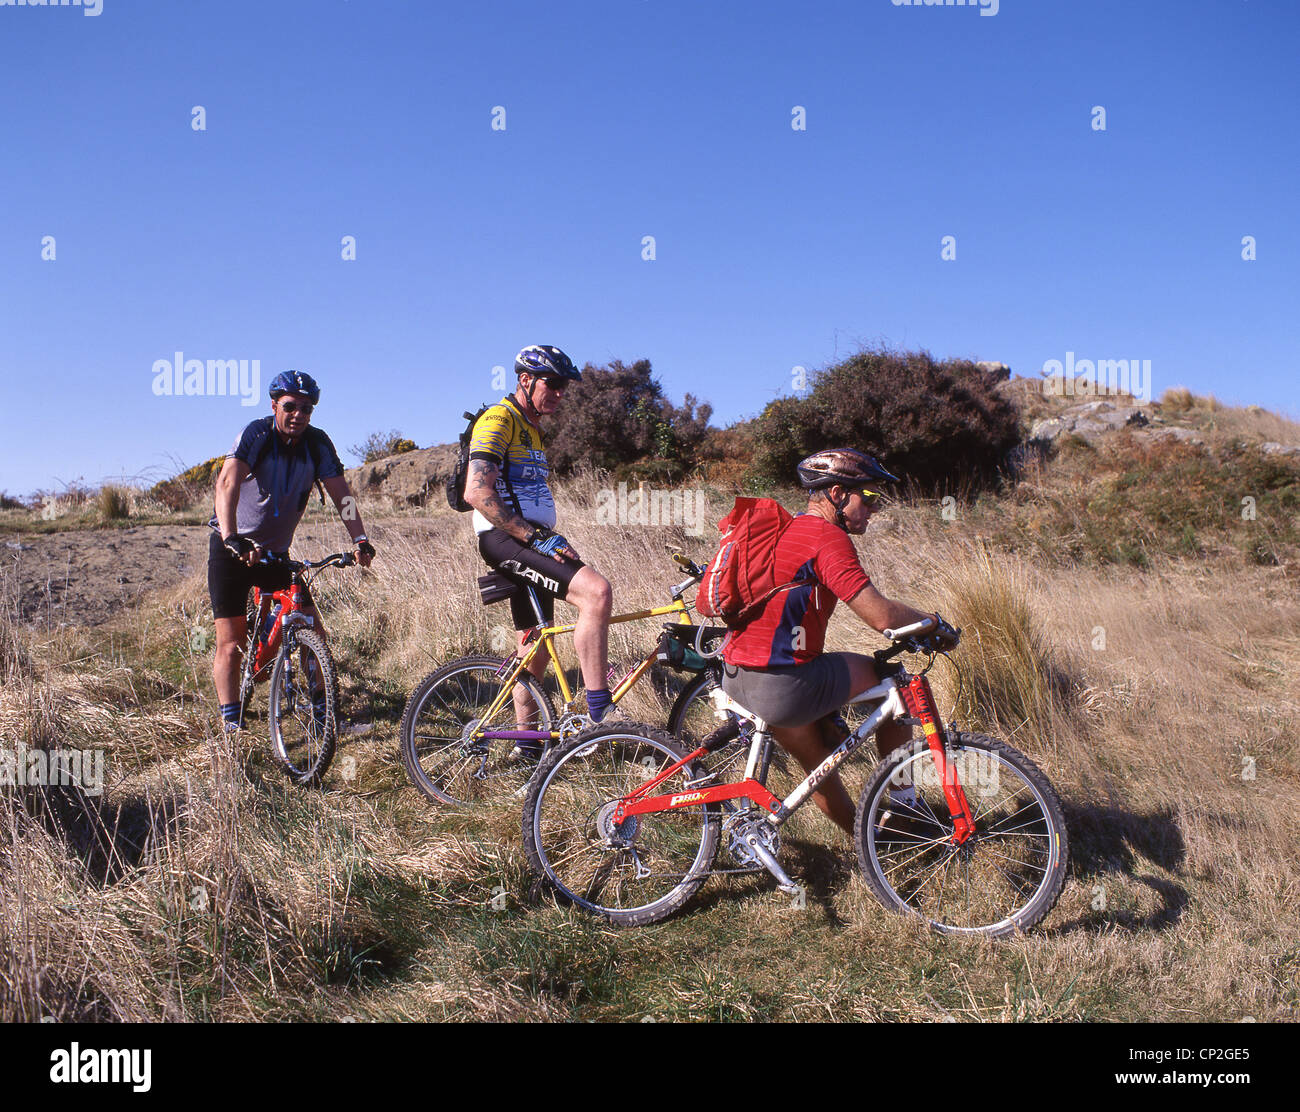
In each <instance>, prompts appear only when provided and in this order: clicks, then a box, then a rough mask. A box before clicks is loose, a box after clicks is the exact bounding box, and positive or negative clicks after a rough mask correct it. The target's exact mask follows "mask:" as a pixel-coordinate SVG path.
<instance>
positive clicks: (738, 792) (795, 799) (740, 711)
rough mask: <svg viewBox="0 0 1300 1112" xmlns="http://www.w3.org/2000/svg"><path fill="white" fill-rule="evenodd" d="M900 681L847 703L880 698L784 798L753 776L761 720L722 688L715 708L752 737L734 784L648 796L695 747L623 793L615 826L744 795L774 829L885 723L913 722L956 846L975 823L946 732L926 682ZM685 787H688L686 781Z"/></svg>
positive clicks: (766, 736) (764, 741)
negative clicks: (745, 723) (748, 727)
mask: <svg viewBox="0 0 1300 1112" xmlns="http://www.w3.org/2000/svg"><path fill="white" fill-rule="evenodd" d="M903 676H904V677H905V678H906V680H907V682H906V683H900V682H899V681H898V680H897V679H895V678H894V677H892V676H890V677H887V678H886V679H884V680H882V681H881V682H880V683H878V684H876V686H875V687H872V688H870V689H869V690H867V691H864V692H862V694H860V695H858V696H857V697H856V698H854V699H852V700H850V702H852V703H871V702H877V701H879V702H880V705H879V706H878V707H877V708H876V709H875V710H874V711H872V712H871V714H870V715H869V716H868V717H867V719H866V720H865V721H864V722H863V723H862V724H861V725H860V726H858V728H857V729H856V730H854V731H853V732H852V733H850V734H849V736H848V737H846V738H845V739H844V741H843V742H842V743H841V744H840V746H839V748H837V749H836V750H835V751H834V752H833V753H831V754H830V756H828V757H827V758H826V759H825V760H824V761H822V763H821V764H819V765H818V766H817V767H816V768H815V769H813V771H812V772H810V773H809V774H808V775H807V777H806V778H805V779H804V780H803V781H802V782H801V783H800V784H799V786H798V787H796V788H795V789H794V791H792V792H791V793H790V794H789V795H788V796H786V798H785V799H783V800H782V799H777V797H776V796H774V795H773V794H772V793H771V792H770V791H768V790H767V787H766V786H765V785H764V784H763V783H762V781H761V780H760V779H759V778H758V776H757V775H756V774H757V773H758V771H759V766H760V762H762V755H763V751H764V749H765V747H767V746H770V745H771V744H772V737H771V734H770V733H769V732H768V726H767V723H766V722H765V721H764V720H763V719H761V718H759V717H758V716H757V715H755V714H752V713H750V712H749V711H747V710H745V708H744V707H742V706H740V704H739V703H736V702H735V701H734V700H732V699H730V698H728V697H727V695H726V694H725V693H723V692H718V693H716V703H717V705H718V708H719V710H720V711H724V712H725V711H730V712H731V713H733V714H736V715H738V716H739V717H741V718H746V719H748V720H749V721H751V722H753V723H754V737H753V740H752V742H751V743H750V749H749V760H748V761H747V763H746V765H745V774H744V778H743V779H742V780H738V781H735V782H734V783H728V784H718V785H716V786H714V787H706V788H700V789H699V790H698V791H685V792H675V793H673V794H671V795H651V794H650V793H651V792H652V791H654V790H655V789H656V788H657V787H658V786H659V785H660V784H662V783H663V782H664V781H665V780H667V779H668V778H669V777H670V776H673V775H675V774H676V773H677V771H678V770H679V769H681V768H682V767H683V766H685V765H688V764H690V763H691V762H692V761H695V760H698V759H699V758H701V757H703V756H705V755H706V754H707V753H708V752H709V749H708V747H707V746H704V745H701V746H700V747H698V748H697V749H696V750H695V751H694V752H692V753H689V754H688V755H687V756H685V757H683V758H682V759H681V760H680V761H677V762H676V763H674V764H672V765H669V766H668V767H667V768H665V769H664V770H663V771H662V772H660V773H659V774H658V775H656V776H654V777H652V778H651V779H650V780H647V781H646V782H645V783H644V784H642V785H641V786H640V787H639V788H637V789H636V790H635V791H633V792H630V793H629V794H628V795H626V796H624V797H623V798H622V799H621V800H620V801H619V803H618V806H617V807H616V808H615V809H614V814H613V821H614V823H615V824H618V823H621V822H623V821H624V820H625V819H628V818H631V817H632V816H634V815H645V814H652V813H654V812H658V811H674V810H678V809H680V808H682V807H694V806H697V805H699V804H701V803H704V804H708V803H722V802H724V801H726V800H732V799H748V800H750V801H751V802H753V803H755V804H756V805H757V806H759V807H761V808H762V809H763V811H764V812H766V814H765V818H766V819H767V821H768V822H770V823H771V824H772V825H773V826H775V827H780V826H781V825H782V824H784V823H785V821H786V820H787V819H788V818H789V817H790V816H791V815H792V814H793V813H794V812H795V811H797V810H798V809H799V808H800V807H801V806H802V805H803V804H804V803H805V802H806V801H807V799H808V797H809V796H810V795H812V793H813V792H814V791H816V790H817V787H818V785H820V784H821V783H822V782H823V781H824V780H825V779H826V778H827V777H828V776H830V775H831V774H832V773H833V772H834V771H835V770H836V769H837V768H839V767H840V765H842V764H843V763H844V762H845V761H846V760H848V758H849V757H850V756H851V755H852V754H853V752H854V750H856V749H857V748H858V747H859V746H860V745H861V744H862V743H863V742H864V741H865V740H866V739H867V738H868V737H870V736H871V735H872V734H874V733H875V732H876V730H877V729H879V728H880V726H881V725H883V724H884V723H886V722H891V721H896V720H897V721H910V722H913V723H916V722H919V724H920V726H921V729H922V731H923V732H924V734H925V739H926V741H927V742H928V743H929V746H930V753H931V755H932V757H933V759H934V763H935V768H936V771H937V772H938V774H939V777H940V783H942V784H943V791H944V797H945V799H946V800H947V803H948V809H949V812H950V814H951V817H952V820H953V825H954V830H953V838H952V841H953V843H954V844H955V845H962V844H963V843H964V842H966V841H967V840H968V839H969V838H970V837H971V835H972V834H974V832H975V822H974V818H973V816H972V814H971V809H970V804H969V802H968V801H967V799H966V792H965V791H964V790H963V788H962V786H961V784H960V783H959V782H958V780H957V767H956V764H955V763H954V762H953V761H951V760H949V759H948V755H947V751H946V743H947V734H946V732H945V730H944V728H943V724H942V722H941V721H940V720H939V714H938V711H937V710H936V708H935V703H934V696H933V693H932V692H931V690H930V684H929V681H928V680H927V679H926V678H925V676H924V675H916V676H910V677H909V676H907V674H906V673H903ZM687 786H688V787H689V786H690V785H687Z"/></svg>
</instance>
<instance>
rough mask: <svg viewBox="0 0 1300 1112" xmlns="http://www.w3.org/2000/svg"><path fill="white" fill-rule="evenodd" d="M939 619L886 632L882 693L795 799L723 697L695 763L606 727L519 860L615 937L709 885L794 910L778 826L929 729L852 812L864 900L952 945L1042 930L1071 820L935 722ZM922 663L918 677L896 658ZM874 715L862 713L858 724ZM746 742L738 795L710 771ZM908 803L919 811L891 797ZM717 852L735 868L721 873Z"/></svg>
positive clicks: (547, 807) (539, 778)
mask: <svg viewBox="0 0 1300 1112" xmlns="http://www.w3.org/2000/svg"><path fill="white" fill-rule="evenodd" d="M933 629H934V624H933V619H930V620H928V621H926V622H918V623H916V624H915V625H912V626H907V627H905V628H903V629H899V630H886V631H885V636H886V637H887V638H889V639H890V640H891V641H893V642H894V644H893V646H892V647H891V648H888V649H882V650H880V651H878V652H876V653H875V654H874V659H875V662H876V668H877V675H878V676H880V677H881V678H880V682H879V683H877V684H876V685H875V686H874V687H872V688H871V689H869V690H867V691H864V692H862V694H860V695H858V696H857V697H856V698H855V699H853V700H851V703H854V704H859V703H860V704H866V705H867V706H871V707H872V709H871V713H870V714H868V715H867V717H866V718H865V719H864V720H863V721H862V723H861V724H860V725H859V726H858V727H857V728H856V729H854V730H851V731H849V733H848V736H847V737H845V739H844V741H843V742H842V743H841V744H840V745H839V747H838V748H836V749H835V750H834V752H832V753H831V754H830V755H829V756H828V757H827V758H826V760H825V761H823V762H822V763H821V764H820V765H819V766H818V767H817V768H816V769H815V770H814V771H813V772H811V773H810V774H809V775H808V776H807V777H806V778H805V779H804V780H803V782H802V783H800V784H799V785H798V787H796V788H795V789H794V790H793V791H792V792H791V793H790V794H789V795H788V796H787V797H786V798H785V799H778V798H776V797H775V796H774V795H772V794H771V793H770V792H769V791H768V790H767V787H766V779H767V772H768V768H769V763H770V761H771V757H772V752H773V739H772V736H771V734H770V733H769V731H768V727H767V724H766V723H765V722H764V721H763V720H762V719H761V718H759V717H758V716H757V715H754V714H752V713H751V712H749V711H748V710H746V709H745V708H744V707H742V706H740V705H739V704H738V703H736V701H735V700H733V699H731V698H730V697H729V696H727V695H726V694H725V692H721V691H719V692H716V693H715V694H714V696H713V699H714V701H715V703H717V704H718V705H719V707H720V709H722V710H724V711H726V712H727V713H728V714H729V715H731V716H732V720H731V721H729V722H727V723H726V724H724V725H722V726H720V727H719V728H718V729H717V730H715V731H714V733H713V734H711V735H710V736H709V737H707V738H705V739H703V740H702V741H701V742H700V743H699V744H698V745H695V746H694V748H690V749H689V751H688V747H687V746H683V745H682V744H681V743H680V742H679V741H678V740H677V739H675V738H672V737H669V736H668V735H666V734H664V733H663V732H661V731H659V730H656V729H653V728H650V727H645V726H641V725H637V724H631V725H628V724H621V725H614V724H611V725H609V726H604V725H602V726H597V727H596V728H594V729H591V730H587V731H584V732H583V733H581V734H580V735H578V736H577V737H575V738H571V739H567V740H565V741H564V742H562V743H561V744H560V745H558V746H557V747H556V748H555V749H554V750H553V751H552V752H551V753H549V754H548V755H547V756H546V757H545V758H544V759H543V760H542V763H541V766H540V767H539V768H538V770H537V775H536V777H535V778H534V779H533V781H532V783H531V784H530V785H529V788H528V792H527V795H526V798H525V801H524V814H523V833H524V848H525V851H526V853H527V855H528V860H529V863H530V865H531V866H532V868H533V870H534V872H535V873H536V874H537V875H538V876H540V877H542V878H543V880H544V881H545V882H547V883H548V884H549V885H550V886H552V887H553V888H554V889H555V890H556V891H558V893H559V894H560V896H561V897H562V898H563V899H565V900H566V901H568V902H569V903H572V904H574V905H576V906H578V907H580V908H582V909H583V910H585V911H588V912H591V913H593V914H596V915H599V916H602V917H604V918H605V919H607V920H609V921H610V922H611V923H615V924H619V925H624V926H642V925H644V924H647V923H654V922H658V921H659V920H661V919H664V918H666V917H667V916H669V915H672V914H673V913H674V912H676V911H677V910H678V909H680V908H681V907H682V906H683V905H684V904H685V903H686V902H687V901H688V900H689V899H690V898H691V896H692V895H693V894H694V893H695V892H696V891H697V890H698V889H699V887H700V886H701V885H702V884H703V883H704V881H705V880H706V879H707V878H708V877H709V876H710V875H714V874H726V873H752V872H761V871H763V870H766V871H767V872H769V873H771V874H772V875H773V876H774V877H775V878H776V881H777V886H778V888H779V889H780V890H781V891H783V892H786V893H791V894H793V893H797V892H799V891H800V889H799V886H798V885H796V884H795V883H794V881H792V880H791V879H790V877H789V876H787V875H786V873H785V871H784V870H783V868H782V867H781V864H780V862H779V860H778V856H779V853H780V832H781V827H782V826H783V824H784V823H785V822H786V820H787V819H788V818H789V817H790V816H791V815H792V814H793V813H794V812H795V811H796V810H797V809H798V808H799V807H800V806H802V805H803V804H804V803H805V802H806V801H807V799H808V797H809V796H810V795H811V794H812V792H813V791H814V790H815V789H816V788H817V786H818V785H819V784H821V783H822V781H824V780H825V779H826V778H827V777H828V776H830V775H831V774H832V773H833V772H834V771H835V770H836V769H837V768H838V767H839V766H840V765H841V764H843V762H844V761H845V760H847V759H848V758H849V757H850V756H851V755H852V754H853V753H854V752H855V751H856V750H857V749H858V748H859V746H861V745H862V743H863V741H865V740H866V739H867V738H868V737H869V736H871V735H872V734H873V733H874V732H875V731H876V730H877V729H878V728H879V727H880V726H881V725H882V724H884V723H886V722H890V721H893V720H899V721H902V722H904V723H906V724H910V725H919V726H920V727H921V730H922V732H923V735H924V736H923V737H922V738H921V739H918V740H915V741H912V742H910V743H908V744H906V745H903V746H901V747H899V748H898V749H895V750H893V751H892V752H890V753H889V754H888V755H886V756H885V757H884V758H882V759H881V761H880V763H879V765H878V766H877V767H876V769H875V772H874V774H873V775H872V776H871V777H870V778H869V779H868V781H867V783H866V786H865V787H864V788H863V790H862V794H861V797H860V799H859V801H858V806H857V813H856V821H855V824H854V838H853V840H854V845H855V848H856V851H857V858H858V864H859V867H860V869H861V871H862V874H863V876H864V877H865V879H866V882H867V885H868V887H869V888H870V889H871V891H872V893H873V894H874V895H875V897H876V898H877V899H878V900H880V902H881V903H883V904H884V905H885V906H886V907H889V908H892V909H894V910H897V911H900V912H906V913H909V914H913V915H917V916H920V917H921V918H922V919H924V920H925V921H926V922H927V923H928V924H929V925H930V927H932V928H933V929H934V930H936V931H939V932H942V933H945V934H957V935H986V936H990V937H994V938H997V937H1002V936H1004V935H1007V934H1010V933H1012V932H1014V931H1025V930H1028V929H1029V928H1031V927H1033V926H1034V925H1036V924H1037V923H1039V922H1040V921H1041V920H1042V919H1043V917H1044V916H1045V915H1047V913H1048V912H1049V911H1050V910H1051V909H1052V907H1054V906H1055V904H1056V901H1057V899H1058V898H1059V896H1060V894H1061V889H1062V887H1063V886H1064V883H1065V870H1066V865H1067V862H1068V860H1069V844H1068V838H1067V833H1066V829H1065V820H1064V817H1063V814H1062V810H1061V803H1060V800H1059V799H1058V797H1057V794H1056V792H1055V790H1054V789H1053V788H1052V785H1051V784H1050V783H1049V781H1048V779H1047V777H1046V776H1045V775H1044V774H1043V773H1042V772H1041V771H1040V770H1039V769H1038V768H1037V766H1035V765H1034V764H1033V762H1032V761H1030V760H1029V758H1028V757H1026V756H1024V754H1022V753H1019V752H1017V751H1016V750H1015V749H1013V748H1011V746H1009V745H1006V744H1004V743H1003V742H1001V741H997V740H995V739H993V738H990V737H985V736H983V735H980V734H973V733H965V732H961V731H958V730H957V728H956V726H955V724H954V725H950V726H947V727H945V726H944V725H943V723H942V722H941V721H940V717H939V713H938V710H937V708H936V705H935V700H934V696H933V694H932V692H931V690H930V685H929V681H928V680H927V679H926V673H927V672H928V671H929V670H930V667H932V666H933V663H934V660H935V657H936V655H937V653H938V649H937V648H936V647H935V643H934V642H933V641H932V640H929V639H928V637H927V636H926V635H927V634H928V633H929V632H930V631H932V630H933ZM903 652H924V653H927V654H928V655H929V661H928V663H927V664H926V667H925V668H924V669H923V670H922V671H920V672H918V673H916V674H914V675H913V674H909V673H908V672H907V671H906V670H905V669H904V668H903V666H902V665H901V664H900V663H897V662H893V663H891V660H892V658H893V657H895V656H898V655H899V654H901V653H903ZM863 709H864V710H865V709H867V707H866V706H864V708H863ZM736 720H744V721H747V722H749V723H750V725H751V728H752V734H751V740H750V745H749V751H748V760H747V763H746V766H745V769H744V773H743V775H742V776H741V778H740V779H738V780H732V781H727V782H722V781H720V780H719V778H718V776H717V775H716V774H715V773H713V772H710V770H709V768H708V766H707V764H706V762H705V758H706V757H709V756H710V754H712V753H714V752H715V751H717V750H719V749H721V748H722V747H723V746H725V745H728V744H731V743H732V741H734V739H735V738H736V733H737V724H736ZM908 786H911V787H912V788H913V790H914V792H915V798H916V804H915V805H914V806H908V805H904V804H902V803H900V802H898V801H896V799H895V796H894V794H893V792H892V791H891V789H894V788H906V787H908ZM720 846H725V847H726V851H727V855H728V857H729V858H730V864H731V866H732V867H730V868H715V867H714V865H715V859H716V857H717V854H718V852H719V848H720Z"/></svg>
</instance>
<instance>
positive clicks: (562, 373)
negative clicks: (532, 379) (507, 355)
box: [515, 344, 582, 382]
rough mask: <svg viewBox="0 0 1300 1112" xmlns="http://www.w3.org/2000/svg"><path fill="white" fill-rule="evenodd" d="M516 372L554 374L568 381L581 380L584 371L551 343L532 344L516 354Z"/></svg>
mask: <svg viewBox="0 0 1300 1112" xmlns="http://www.w3.org/2000/svg"><path fill="white" fill-rule="evenodd" d="M515 374H517V375H523V374H529V375H541V376H543V377H544V376H547V375H554V376H555V377H556V378H561V379H564V380H566V381H568V382H581V381H582V372H581V371H580V370H578V368H577V367H575V366H574V365H573V360H572V359H570V358H569V357H568V356H567V355H565V354H564V352H562V351H561V350H560V349H559V348H557V347H552V346H551V345H550V344H530V345H529V346H528V347H526V348H524V349H523V351H521V352H520V353H519V354H518V355H516V356H515Z"/></svg>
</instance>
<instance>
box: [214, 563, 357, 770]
mask: <svg viewBox="0 0 1300 1112" xmlns="http://www.w3.org/2000/svg"><path fill="white" fill-rule="evenodd" d="M260 562H261V563H264V564H270V563H283V564H285V565H286V566H288V567H289V569H290V570H291V571H292V573H293V578H292V581H291V582H290V584H289V586H288V587H285V588H284V589H283V590H279V591H263V590H261V589H260V588H257V587H254V588H252V590H250V591H249V593H248V604H247V608H246V617H247V619H248V644H247V646H246V647H245V650H244V668H243V672H242V673H241V675H240V680H239V721H240V724H241V725H242V724H243V721H244V715H245V712H246V711H247V709H248V704H249V702H250V700H251V699H252V697H253V688H254V687H255V686H256V685H257V684H259V683H264V682H266V681H268V680H269V681H270V684H271V689H270V696H269V699H268V706H267V723H268V726H269V729H270V735H271V753H272V755H273V756H274V757H275V760H276V763H277V764H279V766H280V767H281V768H282V769H284V771H285V772H286V773H287V774H288V776H289V779H290V780H292V781H293V782H294V783H295V784H303V785H308V784H317V783H319V782H320V780H321V777H323V776H324V775H325V770H326V769H328V768H329V763H330V761H331V759H333V757H334V747H335V745H336V744H337V741H338V705H339V691H338V670H337V668H336V667H335V665H334V657H333V656H332V655H331V654H330V650H329V644H328V642H326V640H325V638H324V636H323V635H322V634H321V633H320V632H319V631H318V630H315V629H313V628H312V625H313V623H314V619H313V618H312V617H311V615H309V614H307V613H305V611H306V610H307V608H308V607H309V606H310V605H311V591H310V583H311V580H313V579H315V577H316V575H319V574H320V571H321V569H323V568H328V567H339V568H348V567H351V566H352V565H353V564H354V563H356V557H355V556H353V554H352V553H350V552H336V553H334V554H333V555H332V556H326V557H325V558H324V559H323V560H315V561H312V560H290V559H287V558H286V559H284V560H279V561H273V560H272V559H270V558H266V559H263V560H262V561H260ZM312 572H314V573H315V574H314V575H310V577H309V573H312Z"/></svg>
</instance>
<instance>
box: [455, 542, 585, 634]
mask: <svg viewBox="0 0 1300 1112" xmlns="http://www.w3.org/2000/svg"><path fill="white" fill-rule="evenodd" d="M478 550H479V554H480V555H481V556H482V557H483V559H484V560H485V561H486V562H487V566H488V567H490V568H492V570H493V571H499V572H501V574H502V575H505V576H507V577H508V578H510V579H513V580H514V581H515V582H516V583H518V584H520V585H521V586H528V587H532V588H533V591H534V592H535V593H536V595H537V602H538V604H539V605H540V607H541V610H542V620H543V621H544V622H545V623H546V624H547V625H550V624H551V623H552V622H553V621H554V620H555V600H556V599H557V598H564V597H566V596H567V595H568V593H569V584H570V583H571V582H573V577H574V576H575V575H577V574H578V572H580V571H581V570H582V569H583V568H584V567H586V566H587V565H586V564H584V563H583V562H582V561H581V560H570V559H569V558H568V557H567V556H562V557H560V558H559V559H558V560H557V559H556V558H555V557H554V556H546V555H543V554H542V553H540V552H538V551H537V550H536V549H533V548H529V547H528V546H527V545H526V544H522V543H520V542H519V541H517V540H515V538H514V537H512V536H511V535H510V534H509V533H507V532H506V531H505V530H504V529H489V530H488V531H487V532H486V533H480V534H479V535H478ZM510 616H511V617H512V618H514V622H515V629H532V628H533V626H535V625H536V624H537V615H536V614H534V613H533V605H532V603H531V602H530V601H529V600H528V596H527V594H525V593H524V592H523V591H516V592H515V593H514V594H513V595H512V596H511V597H510Z"/></svg>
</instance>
